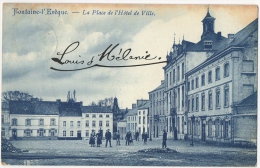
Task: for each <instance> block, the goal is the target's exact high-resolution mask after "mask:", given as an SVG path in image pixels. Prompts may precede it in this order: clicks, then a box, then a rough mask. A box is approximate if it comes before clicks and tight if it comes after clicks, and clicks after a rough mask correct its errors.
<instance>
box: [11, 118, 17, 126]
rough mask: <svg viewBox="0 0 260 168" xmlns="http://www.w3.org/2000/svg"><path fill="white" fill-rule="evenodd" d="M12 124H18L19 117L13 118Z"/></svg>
mask: <svg viewBox="0 0 260 168" xmlns="http://www.w3.org/2000/svg"><path fill="white" fill-rule="evenodd" d="M12 125H13V126H17V119H16V118H13V119H12Z"/></svg>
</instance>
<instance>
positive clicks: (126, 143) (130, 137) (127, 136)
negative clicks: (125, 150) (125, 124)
mask: <svg viewBox="0 0 260 168" xmlns="http://www.w3.org/2000/svg"><path fill="white" fill-rule="evenodd" d="M131 139H132V134H131V132H130V131H129V132H127V133H126V135H125V140H126V141H125V145H129V142H130V140H131Z"/></svg>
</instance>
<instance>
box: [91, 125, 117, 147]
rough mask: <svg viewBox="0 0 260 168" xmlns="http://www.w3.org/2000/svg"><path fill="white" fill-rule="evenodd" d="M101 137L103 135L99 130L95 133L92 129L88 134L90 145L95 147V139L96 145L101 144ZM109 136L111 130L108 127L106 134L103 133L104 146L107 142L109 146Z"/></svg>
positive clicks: (110, 136)
mask: <svg viewBox="0 0 260 168" xmlns="http://www.w3.org/2000/svg"><path fill="white" fill-rule="evenodd" d="M102 138H103V135H102V134H101V131H100V130H99V131H98V133H97V134H95V131H94V130H92V132H91V134H90V139H89V144H90V146H91V147H95V141H96V139H97V147H100V145H101V144H102ZM111 138H112V135H111V132H110V130H109V129H108V130H107V132H106V134H105V139H106V147H107V143H108V142H109V145H110V147H112V146H111Z"/></svg>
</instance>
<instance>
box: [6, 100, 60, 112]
mask: <svg viewBox="0 0 260 168" xmlns="http://www.w3.org/2000/svg"><path fill="white" fill-rule="evenodd" d="M9 108H10V114H32V115H59V108H58V103H57V102H48V101H21V100H12V101H9Z"/></svg>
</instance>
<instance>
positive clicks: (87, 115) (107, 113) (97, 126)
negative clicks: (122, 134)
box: [81, 106, 113, 139]
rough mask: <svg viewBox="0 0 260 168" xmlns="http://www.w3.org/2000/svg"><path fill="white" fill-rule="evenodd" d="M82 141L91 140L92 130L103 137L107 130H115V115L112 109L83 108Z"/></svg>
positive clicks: (100, 107) (99, 107)
mask: <svg viewBox="0 0 260 168" xmlns="http://www.w3.org/2000/svg"><path fill="white" fill-rule="evenodd" d="M81 112H82V116H81V118H82V135H81V136H82V139H89V137H90V134H91V132H92V130H94V131H95V133H98V131H100V132H101V134H102V135H103V137H104V136H105V133H106V130H107V129H110V132H112V130H113V113H112V111H111V109H110V108H108V107H103V106H82V107H81ZM83 124H84V125H83Z"/></svg>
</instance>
